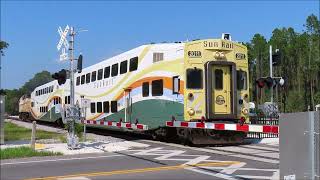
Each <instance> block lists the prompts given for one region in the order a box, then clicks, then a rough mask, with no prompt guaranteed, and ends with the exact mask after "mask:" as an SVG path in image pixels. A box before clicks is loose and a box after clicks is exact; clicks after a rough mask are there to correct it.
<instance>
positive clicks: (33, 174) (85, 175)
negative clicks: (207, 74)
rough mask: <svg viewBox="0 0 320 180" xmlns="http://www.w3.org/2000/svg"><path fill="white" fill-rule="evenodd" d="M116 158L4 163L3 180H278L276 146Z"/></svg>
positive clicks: (147, 151) (164, 147)
mask: <svg viewBox="0 0 320 180" xmlns="http://www.w3.org/2000/svg"><path fill="white" fill-rule="evenodd" d="M136 141H137V142H140V143H145V144H149V145H150V146H149V147H147V148H143V149H141V148H140V149H139V148H137V149H131V150H125V151H120V152H115V153H108V152H106V153H102V154H86V155H72V156H61V157H41V158H28V159H17V160H4V161H1V179H2V180H13V179H50V178H51V179H69V180H70V179H79V180H81V179H83V180H88V179H130V180H132V179H228V180H234V179H239V180H243V179H279V149H278V145H277V144H273V145H266V144H250V145H241V146H225V147H201V148H198V147H189V146H183V145H178V144H171V143H164V142H158V141H149V140H136Z"/></svg>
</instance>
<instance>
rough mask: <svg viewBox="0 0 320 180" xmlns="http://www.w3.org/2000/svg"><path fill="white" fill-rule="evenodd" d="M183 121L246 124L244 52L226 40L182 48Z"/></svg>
mask: <svg viewBox="0 0 320 180" xmlns="http://www.w3.org/2000/svg"><path fill="white" fill-rule="evenodd" d="M184 70H185V76H186V77H185V79H186V83H185V91H184V92H185V99H184V109H185V111H184V117H185V120H186V121H197V120H205V121H216V120H223V121H238V120H241V121H243V122H244V121H246V122H248V121H249V118H248V112H249V109H248V103H249V102H248V100H249V89H248V84H249V81H248V59H247V48H246V47H245V46H244V45H242V44H239V43H236V42H232V41H230V40H228V39H206V40H198V41H192V42H188V43H186V44H185V51H184Z"/></svg>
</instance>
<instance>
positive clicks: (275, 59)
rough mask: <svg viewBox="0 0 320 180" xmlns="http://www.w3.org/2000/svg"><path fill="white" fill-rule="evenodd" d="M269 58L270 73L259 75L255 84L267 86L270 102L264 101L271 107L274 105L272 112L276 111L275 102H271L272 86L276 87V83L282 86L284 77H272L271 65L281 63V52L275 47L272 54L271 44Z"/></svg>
mask: <svg viewBox="0 0 320 180" xmlns="http://www.w3.org/2000/svg"><path fill="white" fill-rule="evenodd" d="M269 50H270V51H269V52H270V56H269V57H270V58H269V60H270V61H269V65H270V75H269V76H268V77H260V78H258V79H257V80H256V85H257V86H258V87H259V88H264V87H265V86H266V87H267V88H269V89H270V102H266V103H265V105H266V104H269V105H271V106H273V107H276V108H273V109H274V110H273V111H274V112H276V111H278V110H277V109H278V108H277V104H275V103H274V102H273V88H274V87H277V86H278V85H279V86H281V87H283V86H284V85H285V80H284V78H282V77H274V76H273V73H272V68H273V66H277V65H279V64H280V63H281V59H282V54H281V52H280V51H279V49H276V51H275V53H274V54H272V46H270V49H269Z"/></svg>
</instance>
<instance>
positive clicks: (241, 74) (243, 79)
mask: <svg viewBox="0 0 320 180" xmlns="http://www.w3.org/2000/svg"><path fill="white" fill-rule="evenodd" d="M247 88H248V84H247V72H246V71H242V70H237V90H247Z"/></svg>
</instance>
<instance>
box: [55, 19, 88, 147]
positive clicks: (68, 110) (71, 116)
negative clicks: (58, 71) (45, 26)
mask: <svg viewBox="0 0 320 180" xmlns="http://www.w3.org/2000/svg"><path fill="white" fill-rule="evenodd" d="M69 30H70V31H69ZM58 33H59V34H60V41H59V43H58V45H57V49H58V50H60V49H61V46H62V45H63V46H64V48H63V49H62V54H61V55H60V60H61V61H64V60H68V59H69V60H70V107H65V116H66V119H67V123H68V124H69V129H68V137H67V144H68V148H69V149H76V148H78V137H76V135H75V120H76V119H78V118H79V114H78V111H79V109H78V108H77V107H75V103H74V100H75V97H74V73H75V68H74V61H75V60H76V59H75V58H74V36H75V35H76V31H75V29H74V27H71V28H69V26H68V25H67V26H66V28H65V30H64V31H62V29H61V27H59V28H58ZM68 35H69V36H70V41H69V42H68V40H67V39H68V38H67V36H68ZM69 43H70V45H69ZM66 49H68V50H69V54H68V53H67V52H66ZM81 61H82V60H81ZM58 83H59V80H58Z"/></svg>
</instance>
